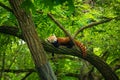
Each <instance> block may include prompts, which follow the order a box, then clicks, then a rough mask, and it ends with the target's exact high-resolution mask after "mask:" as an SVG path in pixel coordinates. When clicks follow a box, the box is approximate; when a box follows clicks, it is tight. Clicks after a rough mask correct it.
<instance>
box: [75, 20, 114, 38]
mask: <svg viewBox="0 0 120 80" xmlns="http://www.w3.org/2000/svg"><path fill="white" fill-rule="evenodd" d="M113 19H114V18H110V19H106V20H101V21H99V22H92V23H90V24H88V25H86V26H83V27H82V28H80V29H78V30H77V31H76V33H75V34H74V36H73V39H74V38H75V37H76V36H77V35H78V34H79V33H80V32H82V31H83V30H84V29H87V28H91V27H93V26H96V25H99V24H103V23H106V22H109V21H111V20H113Z"/></svg>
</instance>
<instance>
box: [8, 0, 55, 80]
mask: <svg viewBox="0 0 120 80" xmlns="http://www.w3.org/2000/svg"><path fill="white" fill-rule="evenodd" d="M9 3H10V5H11V7H12V9H13V12H14V15H15V16H16V18H17V20H18V23H19V26H20V29H21V31H22V36H23V38H24V40H25V41H26V43H27V45H28V47H29V49H30V52H31V55H32V57H33V60H34V63H35V67H36V70H37V72H38V75H39V76H40V78H41V80H57V79H56V77H55V74H54V73H53V70H52V68H51V67H50V65H49V62H48V60H47V58H46V53H45V51H44V48H43V46H42V44H41V41H40V39H39V37H38V35H37V33H36V31H35V25H34V23H33V21H32V18H31V15H30V14H28V13H26V12H25V11H24V9H22V8H21V4H22V3H23V0H9Z"/></svg>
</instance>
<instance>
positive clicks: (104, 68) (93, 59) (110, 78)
mask: <svg viewBox="0 0 120 80" xmlns="http://www.w3.org/2000/svg"><path fill="white" fill-rule="evenodd" d="M9 28H10V27H9ZM10 29H11V28H10ZM11 30H12V29H11ZM13 30H14V29H13ZM16 31H17V30H16ZM0 32H1V31H0ZM2 32H3V31H2ZM5 34H8V33H5ZM9 35H14V36H15V35H17V36H16V37H19V38H20V36H19V35H20V34H17V32H15V33H14V34H10V33H9ZM20 39H23V37H21V38H20ZM23 40H24V39H23ZM41 41H42V44H43V47H44V49H45V50H46V51H48V52H51V53H53V52H54V53H56V54H64V55H65V54H66V55H72V56H76V57H79V58H83V59H84V60H87V61H88V62H90V63H91V64H92V65H94V66H95V67H96V68H97V69H98V70H99V72H100V73H101V74H102V75H103V77H104V78H105V80H119V79H118V77H117V76H116V74H115V73H114V72H113V71H112V69H111V68H110V67H109V65H107V64H106V63H105V62H104V61H103V60H102V59H100V58H99V57H98V56H96V55H94V54H93V53H92V52H91V53H90V54H87V55H86V57H83V56H82V54H80V51H78V50H76V48H73V49H69V48H66V47H60V48H55V47H54V46H53V45H52V44H50V43H48V42H46V41H44V40H41Z"/></svg>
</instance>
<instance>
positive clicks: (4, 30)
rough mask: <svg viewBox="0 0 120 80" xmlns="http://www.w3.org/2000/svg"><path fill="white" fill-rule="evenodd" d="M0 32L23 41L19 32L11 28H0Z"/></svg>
mask: <svg viewBox="0 0 120 80" xmlns="http://www.w3.org/2000/svg"><path fill="white" fill-rule="evenodd" d="M0 32H1V33H4V34H8V35H12V36H16V37H18V38H21V39H23V36H22V35H21V32H20V30H19V29H18V28H17V27H13V26H0Z"/></svg>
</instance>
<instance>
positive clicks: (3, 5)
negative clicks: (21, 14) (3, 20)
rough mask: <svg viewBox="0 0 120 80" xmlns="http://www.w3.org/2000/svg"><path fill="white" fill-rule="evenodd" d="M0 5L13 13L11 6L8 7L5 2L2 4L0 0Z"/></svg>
mask: <svg viewBox="0 0 120 80" xmlns="http://www.w3.org/2000/svg"><path fill="white" fill-rule="evenodd" d="M0 6H1V7H3V8H4V9H6V10H7V11H9V12H12V13H13V10H12V9H11V8H9V7H8V6H6V5H5V4H3V3H2V2H0Z"/></svg>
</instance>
